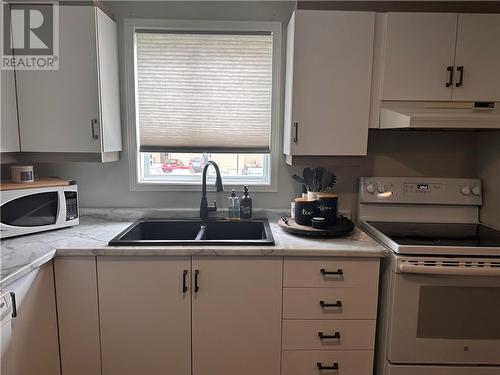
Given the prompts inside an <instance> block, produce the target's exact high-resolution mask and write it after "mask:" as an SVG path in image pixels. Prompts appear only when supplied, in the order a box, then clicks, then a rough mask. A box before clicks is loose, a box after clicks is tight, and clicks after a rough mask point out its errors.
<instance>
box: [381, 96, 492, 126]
mask: <svg viewBox="0 0 500 375" xmlns="http://www.w3.org/2000/svg"><path fill="white" fill-rule="evenodd" d="M380 128H381V129H397V128H414V129H425V128H427V129H438V128H448V129H500V103H495V102H385V101H384V102H382V103H381V107H380Z"/></svg>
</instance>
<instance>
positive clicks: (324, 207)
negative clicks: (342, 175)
mask: <svg viewBox="0 0 500 375" xmlns="http://www.w3.org/2000/svg"><path fill="white" fill-rule="evenodd" d="M337 206H338V196H337V194H333V193H318V200H317V201H316V209H317V212H318V216H320V217H324V218H325V220H326V222H327V225H328V226H332V225H335V224H336V223H337Z"/></svg>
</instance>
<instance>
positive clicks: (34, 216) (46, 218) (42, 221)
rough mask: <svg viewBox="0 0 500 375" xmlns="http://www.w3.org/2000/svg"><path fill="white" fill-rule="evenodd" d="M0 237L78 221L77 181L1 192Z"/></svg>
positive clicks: (43, 229) (63, 225) (40, 230)
mask: <svg viewBox="0 0 500 375" xmlns="http://www.w3.org/2000/svg"><path fill="white" fill-rule="evenodd" d="M1 202H2V203H1V206H0V238H8V237H13V236H20V235H23V234H29V233H36V232H42V231H46V230H52V229H58V228H63V227H68V226H71V225H77V224H78V222H79V221H78V190H77V185H76V183H74V182H72V183H70V185H66V186H54V187H40V188H29V189H15V190H6V191H2V192H1Z"/></svg>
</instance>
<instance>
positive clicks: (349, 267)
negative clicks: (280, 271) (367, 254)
mask: <svg viewBox="0 0 500 375" xmlns="http://www.w3.org/2000/svg"><path fill="white" fill-rule="evenodd" d="M378 270H379V259H335V258H315V259H310V258H285V272H284V286H285V287H291V288H295V287H299V288H300V287H311V288H337V287H340V288H347V287H360V286H371V285H373V284H374V283H375V284H377V283H378Z"/></svg>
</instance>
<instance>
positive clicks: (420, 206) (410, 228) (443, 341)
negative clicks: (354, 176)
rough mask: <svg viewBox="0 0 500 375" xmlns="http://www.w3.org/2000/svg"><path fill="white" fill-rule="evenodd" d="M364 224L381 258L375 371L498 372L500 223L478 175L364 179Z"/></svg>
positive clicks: (389, 374) (395, 374)
mask: <svg viewBox="0 0 500 375" xmlns="http://www.w3.org/2000/svg"><path fill="white" fill-rule="evenodd" d="M359 189H360V194H359V225H360V226H361V228H363V229H364V230H365V231H366V232H368V233H369V234H371V235H372V236H373V237H374V238H376V239H377V240H378V241H379V242H380V243H382V244H383V245H385V246H386V247H387V248H388V249H390V250H391V252H390V255H389V256H388V257H387V258H386V259H384V260H383V261H382V269H381V277H382V283H381V298H380V309H379V327H378V343H377V375H420V374H425V375H451V374H453V375H493V374H494V375H500V230H498V229H496V228H493V227H491V226H487V225H484V224H481V223H480V222H479V208H480V206H481V205H482V187H481V181H480V180H474V179H449V178H409V177H408V178H407V177H364V178H361V179H360V186H359Z"/></svg>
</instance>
